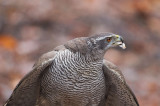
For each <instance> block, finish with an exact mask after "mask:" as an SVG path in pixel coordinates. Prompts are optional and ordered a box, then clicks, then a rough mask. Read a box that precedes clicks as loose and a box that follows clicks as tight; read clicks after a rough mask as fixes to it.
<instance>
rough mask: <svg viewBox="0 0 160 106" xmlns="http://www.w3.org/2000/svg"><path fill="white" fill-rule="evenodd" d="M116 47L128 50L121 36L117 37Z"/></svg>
mask: <svg viewBox="0 0 160 106" xmlns="http://www.w3.org/2000/svg"><path fill="white" fill-rule="evenodd" d="M116 45H119V47H121V48H122V49H125V48H126V45H125V43H124V40H123V38H122V37H121V36H119V35H116Z"/></svg>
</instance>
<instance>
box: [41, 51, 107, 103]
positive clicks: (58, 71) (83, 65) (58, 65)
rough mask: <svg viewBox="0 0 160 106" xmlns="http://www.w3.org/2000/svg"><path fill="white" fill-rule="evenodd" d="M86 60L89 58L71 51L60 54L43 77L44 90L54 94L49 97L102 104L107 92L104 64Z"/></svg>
mask: <svg viewBox="0 0 160 106" xmlns="http://www.w3.org/2000/svg"><path fill="white" fill-rule="evenodd" d="M86 59H89V58H87V57H84V56H83V55H81V54H79V53H72V52H70V51H63V52H60V53H58V54H57V56H56V58H55V62H54V63H53V64H52V65H51V66H50V67H49V69H48V71H47V73H46V74H45V75H44V76H43V78H44V80H45V81H44V80H43V81H44V82H43V85H45V86H44V89H45V90H46V91H50V92H52V94H49V95H50V96H53V97H56V98H63V99H64V100H66V98H69V99H71V100H73V99H76V100H79V101H84V102H86V103H87V102H89V101H90V102H95V103H98V102H100V99H101V98H102V96H104V92H105V82H104V75H103V71H102V68H101V64H102V63H101V61H98V62H89V61H85V60H86ZM46 83H47V84H46ZM55 95H56V96H55ZM82 99H83V100H82Z"/></svg>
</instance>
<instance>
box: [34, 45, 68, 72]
mask: <svg viewBox="0 0 160 106" xmlns="http://www.w3.org/2000/svg"><path fill="white" fill-rule="evenodd" d="M66 49H67V48H66V47H65V46H64V45H60V46H57V47H56V48H54V49H53V50H52V51H49V52H47V53H44V54H42V55H41V56H40V57H39V59H38V60H37V61H36V62H35V64H34V66H33V69H35V68H38V67H46V66H48V65H49V64H50V63H51V62H52V61H53V60H54V58H55V57H56V55H57V53H58V52H60V51H64V50H66Z"/></svg>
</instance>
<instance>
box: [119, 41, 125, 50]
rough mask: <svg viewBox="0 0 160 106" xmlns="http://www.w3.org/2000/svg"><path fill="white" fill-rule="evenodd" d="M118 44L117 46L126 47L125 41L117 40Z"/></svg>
mask: <svg viewBox="0 0 160 106" xmlns="http://www.w3.org/2000/svg"><path fill="white" fill-rule="evenodd" d="M118 45H119V47H121V48H122V49H125V48H126V45H125V43H122V42H119V43H118Z"/></svg>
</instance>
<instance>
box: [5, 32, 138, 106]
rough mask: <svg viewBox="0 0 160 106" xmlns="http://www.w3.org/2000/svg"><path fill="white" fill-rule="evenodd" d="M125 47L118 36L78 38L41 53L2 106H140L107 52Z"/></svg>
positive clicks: (105, 35) (96, 35) (104, 35)
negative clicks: (106, 58) (110, 60)
mask: <svg viewBox="0 0 160 106" xmlns="http://www.w3.org/2000/svg"><path fill="white" fill-rule="evenodd" d="M115 46H120V47H122V48H123V49H124V48H125V44H124V40H123V38H122V37H121V36H119V35H116V34H113V33H99V34H95V35H94V36H91V37H80V38H76V39H73V40H70V41H68V42H67V43H65V44H64V45H60V46H58V47H56V48H55V49H54V50H53V51H51V52H48V53H46V54H43V55H42V56H41V57H40V58H39V60H38V61H37V62H36V63H35V65H34V66H33V69H32V71H31V72H30V73H29V74H27V75H26V76H25V77H24V78H23V79H22V80H21V81H20V82H19V84H18V85H17V86H16V88H15V89H14V91H13V93H12V94H11V96H10V98H9V99H8V101H7V102H6V104H5V105H4V106H139V104H138V101H137V99H136V97H135V95H134V93H133V92H132V91H131V89H130V88H129V87H128V85H127V84H126V82H125V79H124V77H123V75H122V73H121V72H120V71H119V69H118V68H117V67H116V66H115V65H114V64H112V63H111V62H109V61H107V60H105V59H104V58H103V57H104V54H105V53H106V51H107V50H108V49H109V48H111V47H115Z"/></svg>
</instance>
